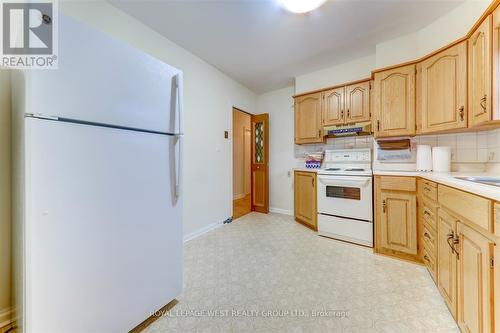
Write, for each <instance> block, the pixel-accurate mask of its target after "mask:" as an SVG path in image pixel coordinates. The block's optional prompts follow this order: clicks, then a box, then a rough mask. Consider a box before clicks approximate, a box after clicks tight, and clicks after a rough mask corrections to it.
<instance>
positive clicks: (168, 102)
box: [27, 13, 183, 133]
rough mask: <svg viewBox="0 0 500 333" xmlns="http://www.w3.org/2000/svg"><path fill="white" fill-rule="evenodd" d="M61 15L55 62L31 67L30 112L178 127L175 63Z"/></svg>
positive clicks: (178, 129) (179, 78) (176, 129)
mask: <svg viewBox="0 0 500 333" xmlns="http://www.w3.org/2000/svg"><path fill="white" fill-rule="evenodd" d="M59 16H60V20H59V57H58V59H59V68H58V69H57V70H50V71H49V70H47V71H30V72H29V74H28V75H27V86H28V92H27V96H28V97H29V100H28V102H29V103H30V107H29V108H28V111H27V112H28V113H34V114H43V115H50V116H57V117H63V118H69V119H78V120H85V121H90V122H97V123H105V124H112V125H117V126H124V127H133V128H141V129H148V130H154V131H159V132H168V133H182V130H183V129H182V115H181V114H180V112H181V109H182V108H181V104H182V73H181V72H180V71H179V70H178V69H176V68H174V67H171V66H169V65H167V64H165V63H163V62H162V61H160V60H158V59H156V58H154V57H152V56H150V55H148V54H146V53H144V52H141V51H139V50H138V49H135V48H133V47H131V46H129V45H127V44H125V43H124V42H121V41H119V40H117V39H114V38H112V37H110V36H108V35H106V34H104V33H102V32H100V31H97V30H95V29H94V28H92V27H90V26H88V25H86V24H84V23H81V22H79V21H77V20H75V19H73V18H69V17H67V16H65V15H63V14H61V13H60V15H59Z"/></svg>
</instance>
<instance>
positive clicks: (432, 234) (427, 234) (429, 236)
mask: <svg viewBox="0 0 500 333" xmlns="http://www.w3.org/2000/svg"><path fill="white" fill-rule="evenodd" d="M423 229H424V230H423V233H422V238H423V240H424V248H425V249H427V253H429V254H430V255H432V256H433V257H434V258H436V254H437V244H436V231H434V229H432V228H430V227H429V225H428V224H427V223H424V226H423Z"/></svg>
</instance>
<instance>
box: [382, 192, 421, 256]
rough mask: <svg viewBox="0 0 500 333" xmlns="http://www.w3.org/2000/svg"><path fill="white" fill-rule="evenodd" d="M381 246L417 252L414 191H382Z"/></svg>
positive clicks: (400, 250) (411, 252)
mask: <svg viewBox="0 0 500 333" xmlns="http://www.w3.org/2000/svg"><path fill="white" fill-rule="evenodd" d="M380 199H381V200H382V213H381V214H380V222H381V223H380V236H381V237H380V240H381V246H382V247H384V248H386V249H391V250H394V251H399V252H404V253H409V254H417V223H416V197H415V194H413V193H404V192H401V193H398V192H389V191H382V192H381V193H380Z"/></svg>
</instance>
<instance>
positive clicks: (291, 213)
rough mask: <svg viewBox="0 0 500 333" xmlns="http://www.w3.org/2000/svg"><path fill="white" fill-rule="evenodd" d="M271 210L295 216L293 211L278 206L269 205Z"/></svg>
mask: <svg viewBox="0 0 500 333" xmlns="http://www.w3.org/2000/svg"><path fill="white" fill-rule="evenodd" d="M269 211H270V212H271V213H278V214H284V215H290V216H293V212H292V211H291V210H288V209H281V208H276V207H269Z"/></svg>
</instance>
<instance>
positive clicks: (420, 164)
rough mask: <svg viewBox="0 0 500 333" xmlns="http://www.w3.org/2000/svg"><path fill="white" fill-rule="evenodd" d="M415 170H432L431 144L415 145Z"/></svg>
mask: <svg viewBox="0 0 500 333" xmlns="http://www.w3.org/2000/svg"><path fill="white" fill-rule="evenodd" d="M417 171H432V156H431V146H427V145H417Z"/></svg>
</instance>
